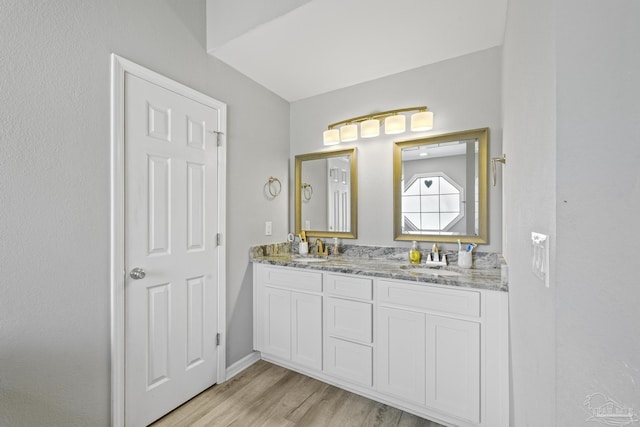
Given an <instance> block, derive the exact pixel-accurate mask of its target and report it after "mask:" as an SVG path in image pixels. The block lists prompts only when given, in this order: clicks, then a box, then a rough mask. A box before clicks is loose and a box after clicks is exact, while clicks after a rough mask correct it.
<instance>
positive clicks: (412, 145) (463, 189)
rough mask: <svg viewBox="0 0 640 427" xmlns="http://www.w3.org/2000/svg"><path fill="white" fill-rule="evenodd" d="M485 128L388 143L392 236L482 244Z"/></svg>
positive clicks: (484, 238) (485, 154)
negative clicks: (391, 157)
mask: <svg viewBox="0 0 640 427" xmlns="http://www.w3.org/2000/svg"><path fill="white" fill-rule="evenodd" d="M487 145H488V129H478V130H472V131H465V132H456V133H451V134H445V135H437V136H433V137H428V138H421V139H419V140H414V141H404V142H397V143H395V144H394V165H393V167H394V229H395V239H396V240H430V241H434V242H455V241H456V240H457V239H461V240H464V241H465V242H477V243H486V242H487V241H488V240H487V236H486V234H487V232H486V229H487V226H486V223H487V218H486V215H487V206H486V200H487V194H486V193H487V170H486V169H487V156H488V147H487Z"/></svg>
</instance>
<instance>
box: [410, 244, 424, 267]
mask: <svg viewBox="0 0 640 427" xmlns="http://www.w3.org/2000/svg"><path fill="white" fill-rule="evenodd" d="M421 259H422V254H421V253H420V250H419V249H418V242H416V241H415V240H414V241H413V246H411V250H410V251H409V263H411V264H420V260H421Z"/></svg>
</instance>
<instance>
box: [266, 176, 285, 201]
mask: <svg viewBox="0 0 640 427" xmlns="http://www.w3.org/2000/svg"><path fill="white" fill-rule="evenodd" d="M276 184H277V185H276ZM266 187H267V191H269V194H270V195H271V197H273V198H274V199H275V198H276V197H278V196H279V195H280V191H282V183H281V182H280V180H279V179H278V178H274V177H272V176H270V177H269V180H268V181H267V183H266Z"/></svg>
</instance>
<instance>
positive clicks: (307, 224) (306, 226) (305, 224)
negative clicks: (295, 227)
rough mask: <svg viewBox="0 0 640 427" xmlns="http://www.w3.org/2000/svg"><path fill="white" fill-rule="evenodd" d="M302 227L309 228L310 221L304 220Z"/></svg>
mask: <svg viewBox="0 0 640 427" xmlns="http://www.w3.org/2000/svg"><path fill="white" fill-rule="evenodd" d="M304 229H305V230H311V221H309V220H306V221H305V222H304Z"/></svg>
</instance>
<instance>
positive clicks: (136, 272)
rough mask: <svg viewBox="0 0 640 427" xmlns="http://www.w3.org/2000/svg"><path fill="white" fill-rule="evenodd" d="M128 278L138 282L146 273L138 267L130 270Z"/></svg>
mask: <svg viewBox="0 0 640 427" xmlns="http://www.w3.org/2000/svg"><path fill="white" fill-rule="evenodd" d="M129 276H131V278H132V279H133V280H140V279H144V276H146V273H145V272H144V270H143V269H141V268H140V267H136V268H134V269H133V270H131V273H129Z"/></svg>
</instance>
